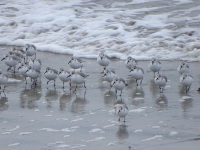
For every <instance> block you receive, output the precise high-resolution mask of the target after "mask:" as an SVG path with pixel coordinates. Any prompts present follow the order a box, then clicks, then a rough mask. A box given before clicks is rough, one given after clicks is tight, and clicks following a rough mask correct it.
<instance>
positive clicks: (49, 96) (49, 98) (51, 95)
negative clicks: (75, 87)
mask: <svg viewBox="0 0 200 150" xmlns="http://www.w3.org/2000/svg"><path fill="white" fill-rule="evenodd" d="M58 96H59V95H58V91H57V90H56V89H47V91H46V94H45V100H46V102H47V107H48V108H51V107H52V102H53V101H57V100H58Z"/></svg>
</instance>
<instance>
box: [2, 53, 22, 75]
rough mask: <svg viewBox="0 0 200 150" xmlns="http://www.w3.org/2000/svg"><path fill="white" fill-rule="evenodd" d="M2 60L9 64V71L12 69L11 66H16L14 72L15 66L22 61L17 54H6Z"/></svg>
mask: <svg viewBox="0 0 200 150" xmlns="http://www.w3.org/2000/svg"><path fill="white" fill-rule="evenodd" d="M1 61H4V63H5V64H6V65H7V66H9V68H8V69H7V71H9V70H11V68H12V67H13V68H14V74H15V67H16V65H17V64H18V63H19V62H20V58H19V57H17V56H16V55H10V54H6V55H5V57H4V58H2V59H1Z"/></svg>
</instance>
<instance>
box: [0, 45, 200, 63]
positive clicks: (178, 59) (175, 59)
mask: <svg viewBox="0 0 200 150" xmlns="http://www.w3.org/2000/svg"><path fill="white" fill-rule="evenodd" d="M0 47H1V48H5V47H9V48H10V49H9V50H11V48H12V47H16V48H23V46H15V45H0ZM38 52H43V53H53V54H57V55H66V56H67V57H70V56H73V54H68V53H59V52H53V51H48V50H38ZM75 56H76V57H79V58H82V59H86V60H96V59H97V56H98V54H96V56H93V57H90V56H81V55H75ZM128 56H129V55H127V57H128ZM130 56H131V55H130ZM108 57H109V55H108ZM133 58H134V57H133ZM109 59H110V60H111V61H115V60H118V61H125V59H126V58H123V59H120V58H118V57H114V56H112V57H109ZM151 59H152V58H146V59H144V58H143V59H138V58H136V60H137V61H150V60H151ZM157 59H159V60H160V61H186V62H200V60H189V59H188V58H182V59H181V58H172V59H162V58H157Z"/></svg>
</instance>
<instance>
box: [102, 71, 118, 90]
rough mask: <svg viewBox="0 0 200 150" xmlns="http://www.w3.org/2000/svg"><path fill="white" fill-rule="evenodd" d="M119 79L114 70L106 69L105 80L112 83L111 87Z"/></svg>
mask: <svg viewBox="0 0 200 150" xmlns="http://www.w3.org/2000/svg"><path fill="white" fill-rule="evenodd" d="M116 77H117V75H116V74H115V71H114V70H110V69H106V70H105V71H104V74H103V80H104V81H107V82H109V83H110V87H112V84H111V82H112V81H113V80H114V79H115V78H116Z"/></svg>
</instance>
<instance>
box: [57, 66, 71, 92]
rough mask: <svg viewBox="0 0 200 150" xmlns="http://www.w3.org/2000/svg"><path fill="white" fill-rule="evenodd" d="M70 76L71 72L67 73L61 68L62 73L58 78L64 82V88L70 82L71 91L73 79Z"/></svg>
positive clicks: (60, 72)
mask: <svg viewBox="0 0 200 150" xmlns="http://www.w3.org/2000/svg"><path fill="white" fill-rule="evenodd" d="M70 75H71V74H70V72H69V71H66V70H64V69H63V68H60V71H59V72H58V77H59V79H60V80H61V81H62V82H63V88H64V84H65V82H69V85H70V89H71V77H70Z"/></svg>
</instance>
